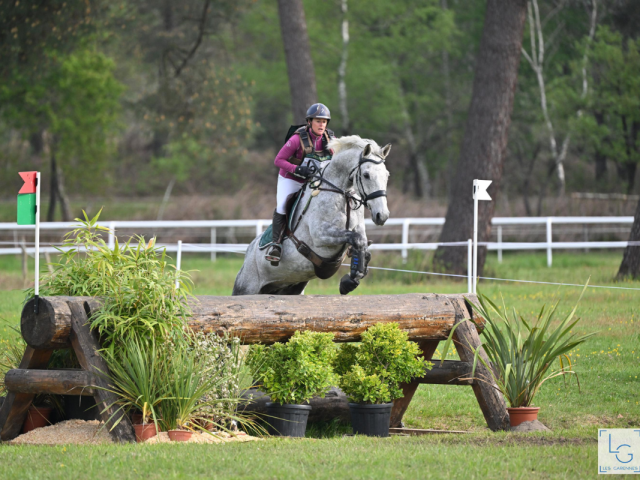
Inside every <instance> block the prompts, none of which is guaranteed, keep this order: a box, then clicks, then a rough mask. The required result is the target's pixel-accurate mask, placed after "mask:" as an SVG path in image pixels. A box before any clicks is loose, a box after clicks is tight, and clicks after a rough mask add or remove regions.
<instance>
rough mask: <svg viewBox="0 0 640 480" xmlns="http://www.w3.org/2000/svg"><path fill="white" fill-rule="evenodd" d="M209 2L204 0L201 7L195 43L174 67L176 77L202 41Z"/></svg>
mask: <svg viewBox="0 0 640 480" xmlns="http://www.w3.org/2000/svg"><path fill="white" fill-rule="evenodd" d="M210 3H211V0H205V2H204V8H203V9H202V15H201V16H200V24H199V25H198V38H197V39H196V43H194V44H193V47H191V50H190V51H189V53H187V56H186V57H185V58H184V59H183V60H182V63H181V64H180V65H179V66H178V68H176V69H175V74H176V77H178V76H179V75H180V73H181V72H182V70H183V69H184V67H186V66H187V63H188V62H189V60H191V58H193V56H194V55H195V53H196V51H197V50H198V47H199V46H200V44H201V43H202V37H203V36H204V30H205V25H206V23H207V13H208V12H209V5H210Z"/></svg>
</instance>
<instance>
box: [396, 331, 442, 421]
mask: <svg viewBox="0 0 640 480" xmlns="http://www.w3.org/2000/svg"><path fill="white" fill-rule="evenodd" d="M438 343H439V342H438V340H424V341H422V342H420V343H419V345H420V349H421V350H422V356H423V357H424V358H426V359H427V360H431V357H433V354H434V353H435V351H436V349H437V348H438ZM420 383H421V382H420V380H418V379H414V380H412V381H411V382H409V383H404V384H402V394H403V397H402V398H396V399H395V400H394V401H393V408H392V409H391V420H390V421H389V425H391V426H392V427H401V426H402V417H404V414H405V412H406V411H407V408H409V404H410V403H411V400H412V399H413V395H414V394H415V393H416V390H417V389H418V387H419V386H420Z"/></svg>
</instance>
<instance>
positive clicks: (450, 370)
mask: <svg viewBox="0 0 640 480" xmlns="http://www.w3.org/2000/svg"><path fill="white" fill-rule="evenodd" d="M471 367H472V364H471V363H468V362H461V361H458V360H445V361H444V362H443V364H442V366H441V365H440V360H433V368H432V369H431V370H427V372H426V373H425V375H424V377H420V378H416V381H417V382H418V383H419V384H421V383H422V384H424V383H427V384H434V385H473V380H470V379H469V380H461V379H463V378H464V379H468V378H469V377H470V376H471Z"/></svg>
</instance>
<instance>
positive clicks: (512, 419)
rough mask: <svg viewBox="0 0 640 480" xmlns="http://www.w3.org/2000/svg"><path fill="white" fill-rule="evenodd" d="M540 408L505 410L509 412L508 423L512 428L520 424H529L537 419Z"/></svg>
mask: <svg viewBox="0 0 640 480" xmlns="http://www.w3.org/2000/svg"><path fill="white" fill-rule="evenodd" d="M539 410H540V407H512V408H507V412H509V423H511V426H512V427H517V426H518V425H520V424H521V423H522V422H531V421H533V420H537V419H538V411H539Z"/></svg>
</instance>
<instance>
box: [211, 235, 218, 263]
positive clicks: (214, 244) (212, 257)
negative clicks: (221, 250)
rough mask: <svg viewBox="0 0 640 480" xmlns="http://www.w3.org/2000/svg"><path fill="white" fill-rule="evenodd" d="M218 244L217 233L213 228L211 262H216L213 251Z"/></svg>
mask: <svg viewBox="0 0 640 480" xmlns="http://www.w3.org/2000/svg"><path fill="white" fill-rule="evenodd" d="M217 243H218V231H217V230H216V229H215V227H214V228H212V229H211V261H212V262H215V261H216V251H215V250H213V249H214V248H215V247H216V245H217Z"/></svg>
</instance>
